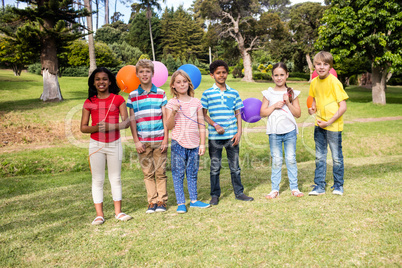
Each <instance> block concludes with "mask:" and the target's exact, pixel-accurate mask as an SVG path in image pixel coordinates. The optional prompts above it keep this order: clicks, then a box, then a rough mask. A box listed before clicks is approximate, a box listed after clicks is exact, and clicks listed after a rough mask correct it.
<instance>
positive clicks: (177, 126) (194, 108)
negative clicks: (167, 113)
mask: <svg viewBox="0 0 402 268" xmlns="http://www.w3.org/2000/svg"><path fill="white" fill-rule="evenodd" d="M173 105H177V106H178V105H180V106H181V107H180V110H179V111H177V113H176V115H175V117H174V129H173V131H172V139H173V140H175V141H177V142H178V143H179V144H180V145H181V146H182V147H184V148H186V149H194V148H197V147H198V146H199V145H200V130H199V128H198V123H197V122H198V120H197V119H198V116H197V112H198V111H199V110H200V109H202V105H201V102H200V100H198V99H196V98H191V99H190V101H189V102H183V101H179V100H178V99H176V98H173V99H170V100H169V101H168V104H167V105H166V109H169V110H173Z"/></svg>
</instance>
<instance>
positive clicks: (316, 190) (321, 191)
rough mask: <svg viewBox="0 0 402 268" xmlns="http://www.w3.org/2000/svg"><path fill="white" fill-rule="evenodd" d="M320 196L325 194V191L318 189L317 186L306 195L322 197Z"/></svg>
mask: <svg viewBox="0 0 402 268" xmlns="http://www.w3.org/2000/svg"><path fill="white" fill-rule="evenodd" d="M322 194H325V189H323V188H321V187H318V186H317V185H316V186H314V189H313V190H312V191H311V192H309V193H308V195H314V196H317V195H322Z"/></svg>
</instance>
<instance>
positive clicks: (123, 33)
mask: <svg viewBox="0 0 402 268" xmlns="http://www.w3.org/2000/svg"><path fill="white" fill-rule="evenodd" d="M127 38H128V25H127V24H125V23H124V22H122V21H116V22H113V23H112V24H105V25H103V26H102V27H101V28H100V29H98V30H97V31H96V34H95V41H98V42H103V43H106V44H108V45H110V44H113V43H120V44H121V43H123V42H125V41H127Z"/></svg>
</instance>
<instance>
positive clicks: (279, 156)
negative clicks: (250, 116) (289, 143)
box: [269, 134, 283, 192]
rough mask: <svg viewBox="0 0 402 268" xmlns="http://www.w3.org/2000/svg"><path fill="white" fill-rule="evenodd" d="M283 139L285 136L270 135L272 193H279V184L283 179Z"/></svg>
mask: <svg viewBox="0 0 402 268" xmlns="http://www.w3.org/2000/svg"><path fill="white" fill-rule="evenodd" d="M282 138H283V135H277V134H269V148H270V150H271V158H272V171H271V187H272V189H271V190H272V191H278V192H279V184H280V183H281V178H282V163H283V151H282Z"/></svg>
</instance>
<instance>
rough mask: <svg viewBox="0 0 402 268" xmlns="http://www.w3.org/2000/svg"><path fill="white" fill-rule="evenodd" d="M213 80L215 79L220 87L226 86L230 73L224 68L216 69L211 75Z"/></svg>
mask: <svg viewBox="0 0 402 268" xmlns="http://www.w3.org/2000/svg"><path fill="white" fill-rule="evenodd" d="M210 75H211V77H212V78H213V79H215V83H217V84H219V85H224V84H225V82H226V78H227V77H228V72H227V71H226V68H225V67H224V66H219V67H218V68H216V70H215V71H214V73H213V74H210Z"/></svg>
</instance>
